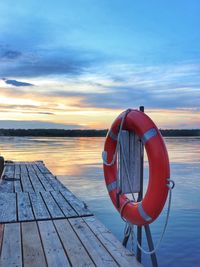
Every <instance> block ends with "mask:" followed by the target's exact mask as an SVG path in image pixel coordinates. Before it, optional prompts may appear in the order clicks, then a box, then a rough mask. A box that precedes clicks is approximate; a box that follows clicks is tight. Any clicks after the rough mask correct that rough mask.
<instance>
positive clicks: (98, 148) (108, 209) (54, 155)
mask: <svg viewBox="0 0 200 267" xmlns="http://www.w3.org/2000/svg"><path fill="white" fill-rule="evenodd" d="M165 141H166V145H167V149H168V152H169V158H170V166H171V178H172V179H173V180H174V181H175V183H176V186H175V189H174V190H173V199H172V211H171V215H170V222H169V226H168V229H167V234H166V236H165V238H164V241H163V244H162V246H161V248H160V249H159V251H158V260H159V263H160V266H163V267H165V266H166V267H167V266H169V265H170V266H171V267H176V266H182V267H186V266H194V264H195V262H199V261H200V255H199V251H200V243H199V242H197V240H200V232H199V221H200V204H199V203H200V183H199V179H200V138H199V137H189V138H184V137H179V138H166V139H165ZM103 144H104V138H84V137H82V138H67V137H66V138H58V137H57V138H47V137H0V152H1V155H2V156H4V158H5V159H6V160H14V161H15V160H16V161H35V160H43V161H44V163H45V165H46V166H47V167H48V168H49V169H50V170H51V171H52V173H53V174H55V175H57V176H58V177H59V179H60V180H61V181H62V182H63V183H64V184H65V185H66V186H67V187H68V188H69V189H70V190H71V191H72V192H74V193H75V194H76V195H77V196H78V197H80V198H81V199H82V200H84V201H85V202H86V203H87V204H88V205H89V208H90V209H91V210H92V211H93V212H94V214H95V215H96V216H97V217H98V218H99V219H100V220H101V221H102V222H103V223H104V224H105V225H106V226H107V227H108V228H110V229H111V230H112V232H113V233H114V234H115V235H116V236H117V237H118V239H120V240H121V239H122V236H123V226H124V223H123V221H122V220H121V218H120V216H119V214H118V212H116V210H115V208H114V207H113V205H112V203H111V201H110V199H109V196H108V193H107V190H106V187H105V183H104V178H103V170H102V159H101V152H102V150H103ZM145 174H146V175H145V184H147V176H148V164H147V162H146V158H145ZM165 216H166V209H165V210H164V211H163V212H162V214H161V216H160V217H159V218H158V220H156V222H155V223H153V224H152V225H151V230H152V233H153V238H154V240H155V243H156V241H157V240H158V238H159V236H160V233H161V231H162V228H163V224H164V220H165ZM188 244H189V245H188ZM180 247H181V249H180ZM168 255H170V257H168ZM143 258H144V263H145V264H146V266H149V264H150V263H149V257H146V256H144V257H143Z"/></svg>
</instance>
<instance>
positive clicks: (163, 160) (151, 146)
mask: <svg viewBox="0 0 200 267" xmlns="http://www.w3.org/2000/svg"><path fill="white" fill-rule="evenodd" d="M123 117H124V118H123ZM122 119H124V121H123V130H128V131H134V132H135V133H136V134H137V135H138V136H139V137H140V138H141V140H142V142H143V144H144V147H145V149H146V152H147V157H148V162H149V183H148V187H147V191H146V194H145V196H144V198H143V200H142V201H141V202H131V201H129V199H128V198H127V197H126V195H125V194H120V195H119V199H118V200H117V193H119V192H118V188H117V178H116V177H117V160H115V161H114V163H113V164H111V165H110V166H109V164H105V162H104V166H103V167H104V176H105V182H106V186H107V189H108V192H109V195H110V198H111V200H112V202H113V204H114V206H115V207H116V208H117V210H118V211H119V212H121V209H123V218H124V219H125V220H127V221H129V222H131V223H132V224H135V225H139V226H142V225H147V224H150V223H152V222H153V221H154V220H155V219H156V218H157V217H158V216H159V214H160V213H161V211H162V209H163V207H164V205H165V202H166V199H167V195H168V190H169V181H170V180H169V177H170V167H169V159H168V153H167V149H166V147H165V143H164V141H163V138H162V136H161V134H160V131H159V130H158V128H157V127H156V125H155V124H154V122H153V121H152V120H151V119H150V118H149V117H148V116H147V115H146V114H145V113H143V112H141V111H139V110H129V112H127V114H125V112H123V113H121V114H120V115H119V116H118V117H117V118H116V120H115V121H114V122H113V124H112V126H111V129H110V130H109V132H108V134H107V136H106V140H105V144H104V158H105V156H106V161H107V162H108V163H109V162H111V161H112V160H113V156H114V154H115V152H116V146H117V139H118V133H119V128H120V125H121V122H122Z"/></svg>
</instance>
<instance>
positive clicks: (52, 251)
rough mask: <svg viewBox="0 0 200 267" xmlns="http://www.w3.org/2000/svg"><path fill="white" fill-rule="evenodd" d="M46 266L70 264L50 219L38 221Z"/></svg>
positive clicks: (56, 266)
mask: <svg viewBox="0 0 200 267" xmlns="http://www.w3.org/2000/svg"><path fill="white" fill-rule="evenodd" d="M38 226H39V230H40V235H41V239H42V243H43V247H44V252H45V256H46V259H47V264H48V266H51V267H54V266H55V267H58V266H66V267H67V266H70V263H69V260H68V258H67V256H66V254H65V251H64V249H63V246H62V244H61V242H60V239H59V237H58V235H57V232H56V230H55V227H54V225H53V223H52V221H40V222H38Z"/></svg>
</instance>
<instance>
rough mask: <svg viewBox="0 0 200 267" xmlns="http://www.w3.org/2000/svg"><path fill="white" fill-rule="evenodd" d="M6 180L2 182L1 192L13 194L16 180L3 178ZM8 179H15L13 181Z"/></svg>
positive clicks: (0, 185) (0, 184)
mask: <svg viewBox="0 0 200 267" xmlns="http://www.w3.org/2000/svg"><path fill="white" fill-rule="evenodd" d="M3 177H4V178H3V179H2V180H1V182H0V192H1V193H3V192H7V193H13V191H14V179H13V178H5V177H7V176H3ZM7 179H13V180H12V181H10V180H7Z"/></svg>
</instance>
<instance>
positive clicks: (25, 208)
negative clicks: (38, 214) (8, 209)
mask: <svg viewBox="0 0 200 267" xmlns="http://www.w3.org/2000/svg"><path fill="white" fill-rule="evenodd" d="M17 210H18V220H19V221H31V220H34V215H33V211H32V207H31V203H30V199H29V196H28V193H25V192H21V193H17Z"/></svg>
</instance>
